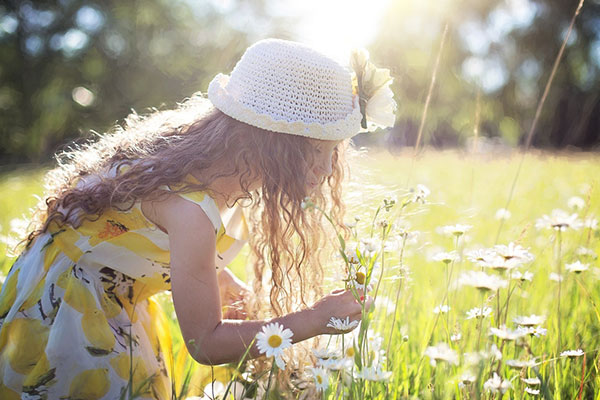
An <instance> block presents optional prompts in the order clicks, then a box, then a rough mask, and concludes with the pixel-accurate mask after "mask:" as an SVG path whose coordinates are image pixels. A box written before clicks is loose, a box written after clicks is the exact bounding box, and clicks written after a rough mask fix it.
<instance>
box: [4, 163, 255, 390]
mask: <svg viewBox="0 0 600 400" xmlns="http://www.w3.org/2000/svg"><path fill="white" fill-rule="evenodd" d="M186 179H190V180H191V181H194V179H193V177H192V176H191V175H190V176H188V177H187V178H186ZM173 188H174V186H171V187H163V189H166V190H170V189H173ZM180 195H181V196H182V197H183V198H185V199H187V200H189V201H191V202H193V203H195V204H197V205H198V206H200V207H201V208H202V209H203V210H204V212H205V213H206V215H207V216H208V217H209V219H210V220H211V222H212V223H213V225H214V227H215V234H216V235H217V260H216V265H217V268H221V267H224V266H226V265H227V264H228V263H229V262H230V261H231V260H232V259H233V258H234V257H235V255H236V254H237V252H238V251H239V249H240V248H241V247H242V245H243V244H244V241H245V239H246V237H247V227H246V224H245V221H244V219H243V215H242V213H241V210H240V209H239V207H237V208H234V209H230V210H229V212H228V213H227V215H225V214H224V215H223V216H221V215H220V214H219V209H218V208H217V206H216V204H215V202H214V200H213V199H212V198H211V197H210V196H208V195H207V194H206V193H203V192H193V193H185V194H180ZM226 228H227V229H226ZM169 261H170V253H169V238H168V235H167V234H166V233H164V232H163V231H162V230H160V229H159V228H158V227H157V226H156V225H154V224H153V223H152V222H151V221H149V220H148V219H147V218H146V217H145V216H144V215H143V213H142V211H141V208H140V202H139V201H138V202H137V203H136V204H135V205H134V207H133V208H131V209H130V210H129V211H125V212H123V211H118V210H116V209H111V210H109V211H107V212H105V213H104V214H103V215H102V216H101V218H99V219H98V220H96V221H86V222H84V223H83V224H82V225H81V226H80V227H79V228H77V229H73V228H72V227H70V226H69V225H65V226H63V227H58V226H57V225H56V224H53V225H51V226H50V228H49V229H48V231H47V232H45V233H44V234H42V235H40V236H39V237H37V238H36V240H35V241H34V242H33V243H32V244H30V246H29V247H28V248H27V249H25V250H24V251H23V252H22V253H21V254H20V256H19V257H18V258H17V260H16V261H15V262H14V264H13V266H12V268H11V270H10V272H9V273H8V276H7V277H6V280H5V283H4V285H3V287H2V291H1V292H0V399H2V400H9V399H19V398H21V396H23V398H27V399H38V398H39V399H45V398H47V399H119V398H129V395H130V394H131V393H133V394H134V395H135V396H136V397H137V398H151V399H171V394H172V393H171V392H172V385H171V383H172V379H173V377H172V376H171V375H172V372H171V371H172V366H173V355H172V343H171V336H170V332H169V326H168V325H167V320H166V317H165V315H164V314H163V311H162V310H161V308H160V306H159V305H158V304H157V302H156V301H155V300H154V299H152V297H151V296H153V295H154V294H156V293H159V292H163V291H166V290H170V288H171V285H170V269H169Z"/></svg>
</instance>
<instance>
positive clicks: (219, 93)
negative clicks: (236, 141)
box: [208, 39, 362, 140]
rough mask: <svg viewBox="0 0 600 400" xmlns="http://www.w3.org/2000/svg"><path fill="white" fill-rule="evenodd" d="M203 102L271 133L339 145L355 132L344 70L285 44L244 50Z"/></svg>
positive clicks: (355, 109)
mask: <svg viewBox="0 0 600 400" xmlns="http://www.w3.org/2000/svg"><path fill="white" fill-rule="evenodd" d="M208 98H209V99H210V101H211V102H212V103H213V105H214V106H215V107H216V108H218V109H219V110H221V111H222V112H223V113H225V114H227V115H229V116H230V117H232V118H235V119H236V120H238V121H242V122H245V123H247V124H250V125H253V126H257V127H259V128H263V129H267V130H270V131H274V132H281V133H289V134H293V135H301V136H307V137H311V138H315V139H322V140H341V139H346V138H350V137H352V136H354V135H356V134H357V133H358V132H359V131H360V129H361V127H360V121H361V118H362V115H361V112H360V107H359V105H358V98H357V96H354V95H353V93H352V76H351V73H350V71H349V70H348V69H346V68H344V67H343V66H341V65H340V64H338V63H337V62H336V61H334V60H332V59H331V58H329V57H327V56H325V55H323V54H321V53H319V52H317V51H315V50H314V49H312V48H310V47H308V46H306V45H304V44H301V43H296V42H290V41H287V40H280V39H266V40H261V41H259V42H257V43H255V44H254V45H252V46H250V47H249V48H248V49H246V52H245V53H244V55H243V56H242V58H241V59H240V60H239V61H238V63H237V64H236V66H235V68H234V69H233V71H232V72H231V76H228V75H224V74H218V75H217V76H216V77H215V78H214V79H213V80H212V81H211V82H210V84H209V85H208Z"/></svg>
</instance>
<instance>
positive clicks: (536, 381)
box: [521, 378, 542, 386]
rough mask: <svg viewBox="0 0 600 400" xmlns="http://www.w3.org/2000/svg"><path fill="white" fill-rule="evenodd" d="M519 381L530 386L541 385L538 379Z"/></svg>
mask: <svg viewBox="0 0 600 400" xmlns="http://www.w3.org/2000/svg"><path fill="white" fill-rule="evenodd" d="M521 380H522V381H523V382H525V384H527V385H531V386H537V385H541V384H542V381H540V380H539V378H521Z"/></svg>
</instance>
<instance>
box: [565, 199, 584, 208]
mask: <svg viewBox="0 0 600 400" xmlns="http://www.w3.org/2000/svg"><path fill="white" fill-rule="evenodd" d="M567 207H569V208H570V209H571V210H575V211H579V210H583V207H585V200H583V199H582V198H581V197H579V196H573V197H571V198H570V199H569V201H567Z"/></svg>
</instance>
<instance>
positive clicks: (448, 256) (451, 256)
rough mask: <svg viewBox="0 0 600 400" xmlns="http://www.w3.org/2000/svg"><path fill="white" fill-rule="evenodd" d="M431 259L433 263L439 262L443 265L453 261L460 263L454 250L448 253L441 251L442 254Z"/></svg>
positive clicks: (437, 254)
mask: <svg viewBox="0 0 600 400" xmlns="http://www.w3.org/2000/svg"><path fill="white" fill-rule="evenodd" d="M431 259H432V260H433V261H441V262H443V263H444V264H450V263H451V262H453V261H460V256H459V255H458V253H457V252H456V251H454V250H453V251H450V252H445V251H442V252H439V253H436V254H435V255H434V256H433V257H432V258H431Z"/></svg>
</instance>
